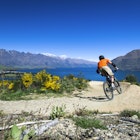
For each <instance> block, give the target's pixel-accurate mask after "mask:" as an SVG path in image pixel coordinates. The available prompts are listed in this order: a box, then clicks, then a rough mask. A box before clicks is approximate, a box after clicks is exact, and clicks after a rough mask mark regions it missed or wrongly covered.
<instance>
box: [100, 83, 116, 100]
mask: <svg viewBox="0 0 140 140" xmlns="http://www.w3.org/2000/svg"><path fill="white" fill-rule="evenodd" d="M103 89H104V93H105V95H106V97H107V98H108V99H109V100H112V99H113V97H114V94H113V89H112V88H111V86H110V84H109V83H108V82H107V81H105V82H104V83H103Z"/></svg>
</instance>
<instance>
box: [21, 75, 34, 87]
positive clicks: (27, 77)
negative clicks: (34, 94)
mask: <svg viewBox="0 0 140 140" xmlns="http://www.w3.org/2000/svg"><path fill="white" fill-rule="evenodd" d="M21 79H22V82H23V85H24V86H25V87H26V88H28V87H29V86H31V84H32V83H33V75H32V74H31V73H24V74H23V76H22V78H21Z"/></svg>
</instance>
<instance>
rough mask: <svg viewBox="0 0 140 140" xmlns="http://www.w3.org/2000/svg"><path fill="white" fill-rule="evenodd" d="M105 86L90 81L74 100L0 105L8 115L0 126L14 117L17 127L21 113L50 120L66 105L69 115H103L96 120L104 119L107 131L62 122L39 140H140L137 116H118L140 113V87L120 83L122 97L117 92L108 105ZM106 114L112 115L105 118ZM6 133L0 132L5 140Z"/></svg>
mask: <svg viewBox="0 0 140 140" xmlns="http://www.w3.org/2000/svg"><path fill="white" fill-rule="evenodd" d="M102 84H103V83H102V82H97V81H91V82H89V87H88V89H86V90H85V91H81V92H79V91H75V93H74V95H73V96H72V97H61V98H52V97H51V98H43V99H42V98H40V99H38V100H31V101H0V110H3V113H6V114H9V115H7V116H6V118H1V122H0V123H1V124H3V122H4V120H5V122H8V121H7V120H11V119H12V118H13V116H14V117H15V119H14V120H15V121H14V123H16V121H17V122H19V121H18V120H19V119H21V117H19V115H17V114H20V113H21V112H25V113H30V112H32V114H33V115H38V116H40V117H41V118H37V119H48V118H44V116H48V115H50V112H51V110H52V107H53V106H62V105H65V106H66V110H65V111H66V112H67V114H72V113H73V112H75V111H76V110H79V109H83V108H85V109H88V110H92V111H95V110H98V111H99V112H102V114H98V115H96V116H95V117H96V118H99V119H101V120H102V122H104V123H105V124H106V126H107V129H106V130H101V129H96V128H90V129H82V128H80V127H76V125H75V123H74V122H73V121H72V120H71V119H66V118H63V119H60V120H58V123H57V124H56V125H54V126H52V127H50V128H49V129H48V130H47V131H46V132H45V133H43V134H42V135H41V136H40V137H38V139H39V140H45V139H46V140H47V139H48V140H49V139H50V140H122V139H124V140H140V120H139V119H138V116H136V115H134V116H132V117H130V118H123V117H120V116H119V113H120V112H121V111H123V110H125V109H128V110H138V111H140V87H139V86H136V85H130V84H129V83H121V86H122V94H120V95H118V93H116V92H115V96H114V99H113V100H111V101H109V100H108V99H107V98H106V97H105V95H104V92H103V89H102ZM103 112H106V113H109V114H108V115H103ZM110 112H112V113H113V114H114V115H112V114H110ZM34 119H35V117H33V116H30V118H28V119H25V120H26V121H31V120H32V121H33V120H34ZM25 120H23V121H25ZM20 121H21V120H20ZM9 122H10V121H9ZM11 124H12V123H11ZM1 126H2V125H1ZM3 132H4V131H3V130H2V131H0V133H1V135H0V136H1V139H2V140H3Z"/></svg>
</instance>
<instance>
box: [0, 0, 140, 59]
mask: <svg viewBox="0 0 140 140" xmlns="http://www.w3.org/2000/svg"><path fill="white" fill-rule="evenodd" d="M0 48H3V49H6V50H17V51H20V52H31V53H51V54H55V55H57V56H60V55H66V56H67V57H72V58H82V59H88V60H93V61H95V60H96V61H97V60H98V56H99V55H100V54H103V55H105V57H107V58H109V59H113V58H116V57H118V56H121V55H125V54H126V53H128V52H130V51H132V50H134V49H140V0H1V1H0Z"/></svg>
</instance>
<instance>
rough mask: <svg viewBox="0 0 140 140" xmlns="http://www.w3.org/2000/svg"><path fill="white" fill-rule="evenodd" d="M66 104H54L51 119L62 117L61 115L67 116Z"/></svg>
mask: <svg viewBox="0 0 140 140" xmlns="http://www.w3.org/2000/svg"><path fill="white" fill-rule="evenodd" d="M65 108H66V106H65V105H62V106H60V107H58V106H53V108H52V112H51V114H50V119H53V120H54V119H55V118H60V117H64V116H65V114H66V113H65Z"/></svg>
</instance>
